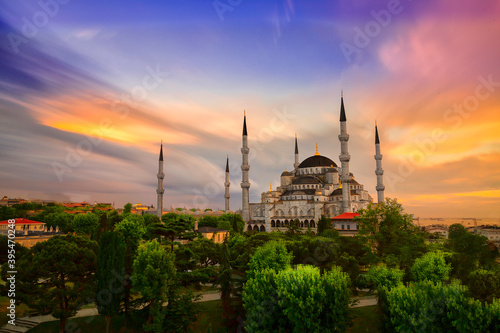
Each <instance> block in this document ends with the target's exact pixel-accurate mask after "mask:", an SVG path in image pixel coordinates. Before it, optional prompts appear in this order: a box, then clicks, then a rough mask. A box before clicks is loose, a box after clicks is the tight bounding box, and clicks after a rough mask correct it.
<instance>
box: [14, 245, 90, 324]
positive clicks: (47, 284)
mask: <svg viewBox="0 0 500 333" xmlns="http://www.w3.org/2000/svg"><path fill="white" fill-rule="evenodd" d="M96 252H97V243H96V242H94V241H91V240H89V239H88V238H84V237H81V236H73V235H67V236H54V237H52V238H50V239H48V240H47V241H45V242H40V243H37V244H35V245H34V246H33V247H32V248H31V250H30V252H29V254H28V255H25V256H23V257H22V258H21V260H19V262H18V263H17V266H18V272H19V273H18V276H17V277H18V280H17V281H16V282H18V283H19V289H20V292H19V296H20V298H21V299H22V301H24V302H25V303H26V304H28V305H29V306H30V307H33V308H36V309H38V310H39V311H40V312H41V313H50V314H52V315H53V316H54V317H55V318H58V319H60V320H61V321H60V332H64V328H65V323H66V319H67V318H69V317H71V316H74V315H75V313H76V311H77V310H78V308H79V307H80V306H82V305H83V304H86V303H88V302H89V300H90V297H91V296H92V295H93V294H94V290H93V289H94V288H93V286H94V272H95V269H96Z"/></svg>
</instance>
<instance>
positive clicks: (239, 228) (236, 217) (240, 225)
mask: <svg viewBox="0 0 500 333" xmlns="http://www.w3.org/2000/svg"><path fill="white" fill-rule="evenodd" d="M218 220H219V222H220V221H227V222H229V225H230V228H229V229H226V230H230V231H232V232H236V233H242V232H243V230H244V229H245V221H244V220H243V218H242V217H241V215H240V214H231V213H224V214H222V215H221V216H219V218H218Z"/></svg>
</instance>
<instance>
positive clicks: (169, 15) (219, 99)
mask: <svg viewBox="0 0 500 333" xmlns="http://www.w3.org/2000/svg"><path fill="white" fill-rule="evenodd" d="M499 20H500V1H498V0H481V1H477V0H464V1H453V0H435V1H424V0H412V1H411V0H402V1H394V0H391V1H386V0H383V1H378V0H377V1H373V0H370V1H369V0H338V1H323V0H318V1H316V0H315V1H311V0H252V1H250V0H231V1H230V0H216V1H206V0H203V1H202V0H184V1H179V0H173V1H159V0H158V1H153V0H141V1H139V0H136V1H132V0H120V1H117V0H109V1H108V0H107V1H97V0H85V1H83V0H70V1H69V0H41V1H23V0H19V1H11V0H10V1H9V0H0V119H1V120H0V196H3V195H7V196H9V197H17V196H20V197H24V198H39V199H53V200H60V201H83V200H85V201H88V202H115V204H116V206H123V205H124V204H125V203H127V202H131V203H138V202H140V203H142V204H147V205H149V204H153V203H155V202H156V192H155V189H156V185H157V179H156V173H157V169H158V163H157V161H158V153H159V148H160V142H161V140H163V145H164V146H163V149H164V158H165V188H166V192H165V200H164V206H165V207H167V208H168V207H170V206H173V207H187V208H197V207H199V208H208V207H210V208H213V209H217V208H221V209H223V208H224V198H223V196H224V187H223V181H224V168H225V162H226V156H227V155H229V161H230V170H231V209H233V210H236V209H239V208H240V207H241V188H240V182H241V170H240V164H241V152H240V147H241V133H242V122H243V112H244V110H246V115H247V125H248V135H249V145H250V149H251V154H250V166H251V168H250V179H251V188H250V202H258V201H260V196H261V193H262V192H264V191H267V190H268V189H269V184H270V183H271V184H272V186H273V187H276V186H278V185H279V176H280V174H281V173H282V172H283V171H284V170H285V168H286V169H288V170H290V169H292V168H293V162H294V155H293V153H294V146H293V143H294V136H295V133H297V136H298V142H299V152H300V158H301V160H303V159H305V158H307V157H309V156H311V155H313V154H314V153H315V146H316V143H317V144H318V146H319V152H320V153H321V154H322V155H325V156H328V157H330V158H331V159H333V160H334V161H335V162H337V164H338V165H340V162H339V154H340V143H339V140H338V135H339V132H340V126H339V111H340V95H341V91H343V97H344V103H345V107H346V113H347V130H348V133H349V134H350V140H349V150H350V154H351V163H350V170H351V171H352V172H353V174H354V175H355V177H356V180H357V181H358V182H360V183H361V184H364V185H365V189H367V190H368V191H369V193H370V194H371V195H372V196H373V197H374V198H376V191H375V184H376V177H375V159H374V156H373V155H374V153H375V146H374V125H375V121H377V123H378V129H379V134H380V141H381V149H382V154H383V156H384V158H383V160H382V164H383V168H384V170H385V174H384V181H385V185H386V192H385V194H386V196H387V197H391V198H397V199H398V200H399V201H400V202H401V203H402V204H403V205H404V207H405V208H406V211H407V212H409V213H413V214H415V216H418V217H495V218H498V217H500V21H499Z"/></svg>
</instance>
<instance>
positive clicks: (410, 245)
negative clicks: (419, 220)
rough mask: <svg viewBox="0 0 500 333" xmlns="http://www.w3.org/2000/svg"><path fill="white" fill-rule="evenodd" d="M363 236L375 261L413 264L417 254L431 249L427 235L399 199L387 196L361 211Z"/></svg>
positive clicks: (361, 232) (408, 265)
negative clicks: (427, 242)
mask: <svg viewBox="0 0 500 333" xmlns="http://www.w3.org/2000/svg"><path fill="white" fill-rule="evenodd" d="M356 220H357V221H358V223H359V237H361V238H362V239H363V241H364V242H365V243H366V244H368V246H369V248H371V250H372V251H373V254H374V258H373V259H374V261H375V263H376V262H380V261H384V262H386V263H387V264H389V265H391V266H392V265H394V266H399V267H402V268H405V269H407V268H409V267H411V265H412V264H413V261H414V259H415V258H417V257H419V256H421V255H422V254H423V253H425V252H427V247H426V245H425V237H424V236H423V234H422V232H421V231H420V230H419V228H418V227H417V226H416V225H414V224H413V215H411V214H406V213H405V212H404V210H403V207H402V206H401V204H399V203H398V202H397V200H396V199H390V198H387V199H386V201H385V202H383V203H378V204H376V205H374V204H371V203H370V204H369V205H368V207H367V208H366V209H361V210H360V211H359V216H358V217H357V218H356Z"/></svg>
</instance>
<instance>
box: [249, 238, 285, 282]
mask: <svg viewBox="0 0 500 333" xmlns="http://www.w3.org/2000/svg"><path fill="white" fill-rule="evenodd" d="M292 259H293V255H292V254H290V253H288V251H287V249H286V246H285V244H284V243H282V242H269V243H266V244H264V245H263V246H261V247H259V248H258V249H257V251H256V252H255V254H254V255H253V256H252V258H251V259H250V262H249V264H248V271H247V277H248V278H249V279H251V278H253V277H254V276H255V273H256V272H258V271H262V270H264V269H267V268H269V269H272V270H274V271H276V272H278V271H280V270H283V269H286V268H289V267H290V263H291V261H292Z"/></svg>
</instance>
